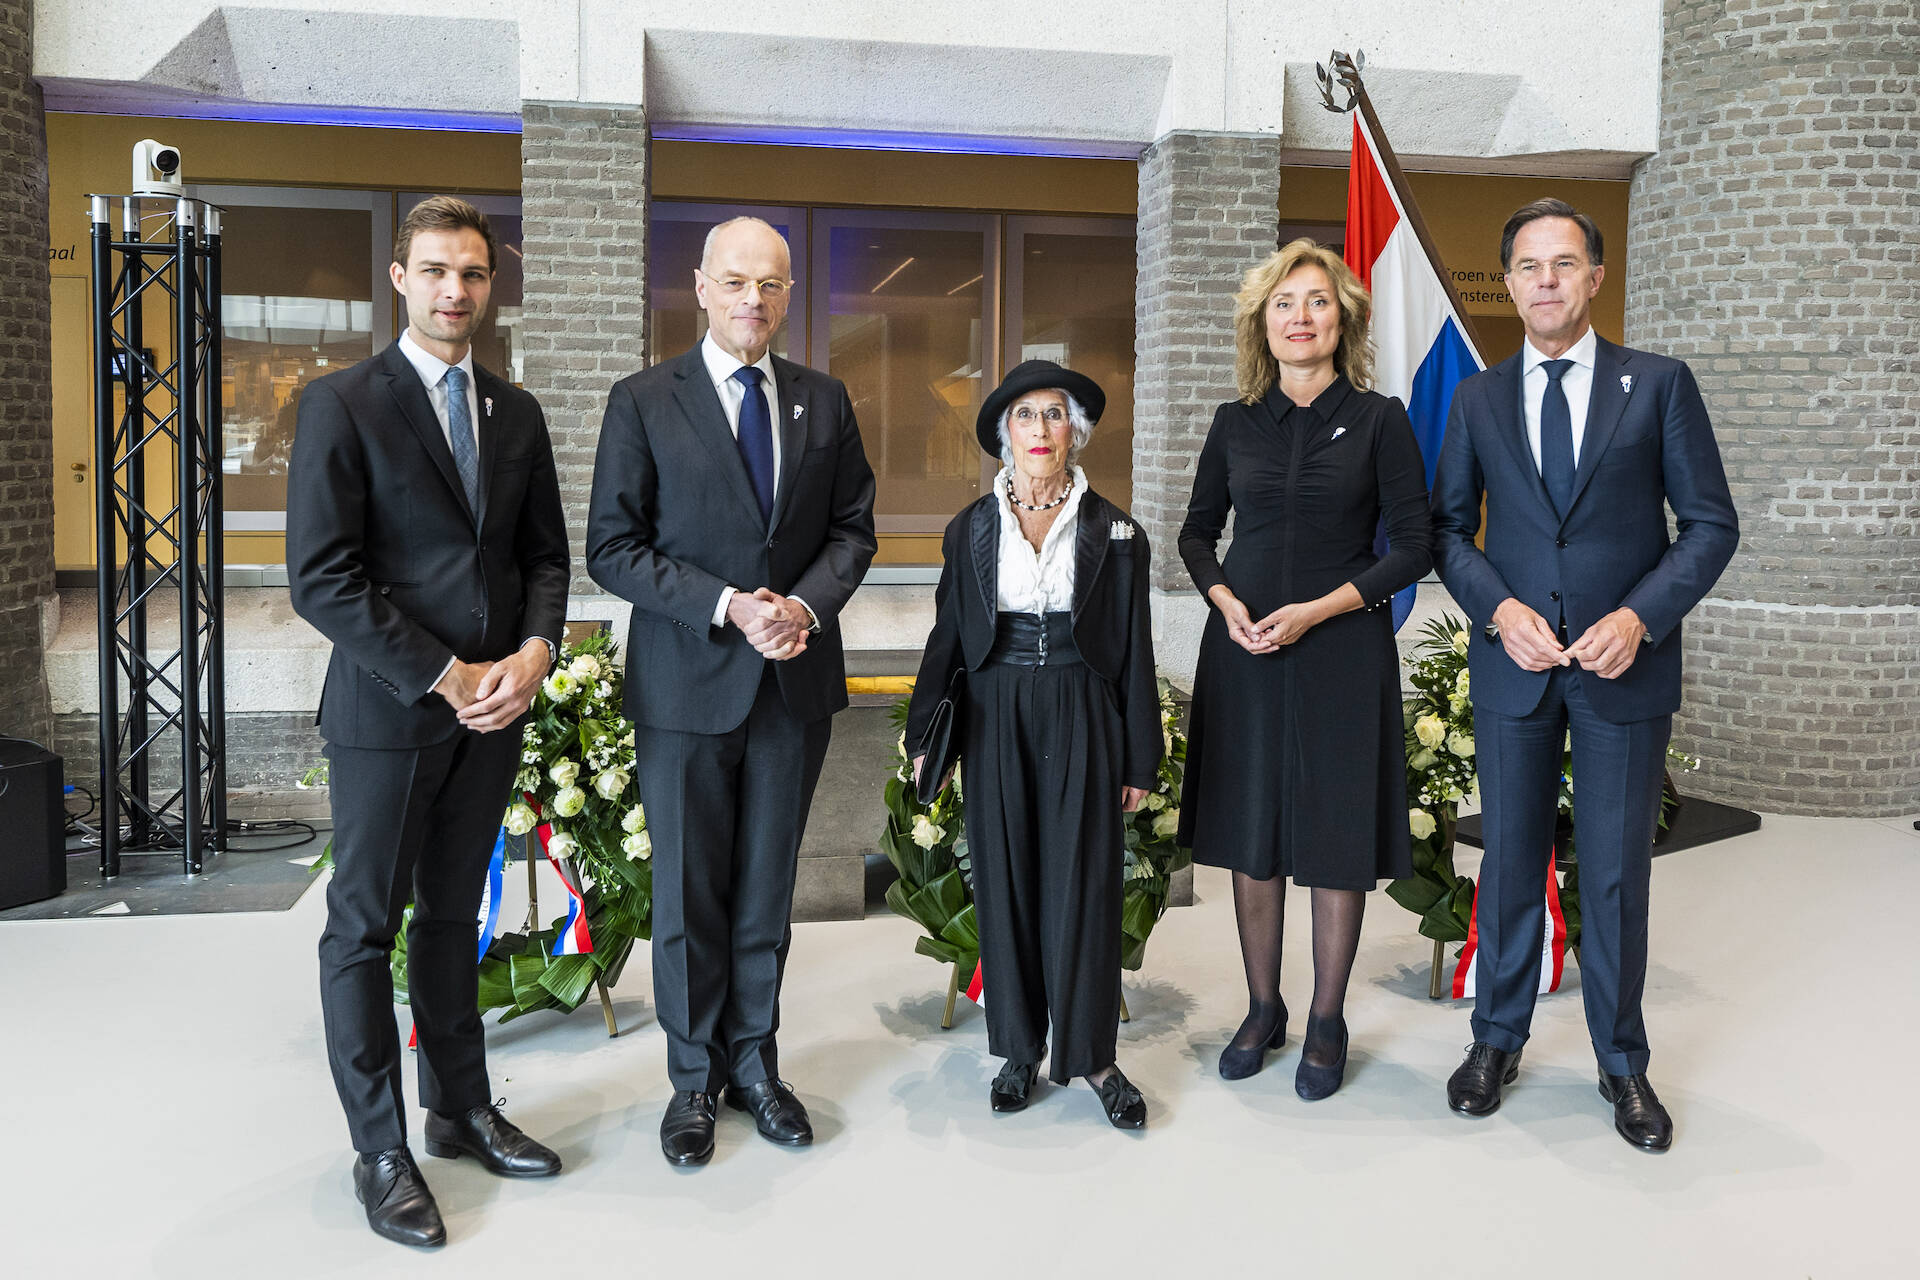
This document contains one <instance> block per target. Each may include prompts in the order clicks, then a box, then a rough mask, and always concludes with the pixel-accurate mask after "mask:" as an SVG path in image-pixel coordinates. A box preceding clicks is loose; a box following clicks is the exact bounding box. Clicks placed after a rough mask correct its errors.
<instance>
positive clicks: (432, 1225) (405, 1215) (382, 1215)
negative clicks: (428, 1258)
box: [353, 1147, 447, 1249]
mask: <svg viewBox="0 0 1920 1280" xmlns="http://www.w3.org/2000/svg"><path fill="white" fill-rule="evenodd" d="M353 1194H354V1195H356V1196H358V1197H359V1198H360V1203H361V1204H363V1205H365V1206H367V1225H368V1226H370V1227H372V1228H373V1232H374V1234H375V1235H380V1236H385V1237H386V1238H387V1239H389V1240H392V1241H394V1242H396V1243H398V1244H410V1245H414V1246H416V1247H418V1248H422V1249H437V1248H439V1247H440V1246H441V1245H443V1244H445V1243H446V1242H447V1225H446V1223H444V1222H442V1221H440V1206H439V1205H437V1204H435V1203H434V1202H433V1192H431V1191H429V1190H427V1180H426V1179H425V1178H423V1177H421V1176H420V1166H419V1165H417V1164H415V1163H414V1162H413V1153H412V1152H411V1151H408V1150H407V1149H406V1148H405V1147H389V1148H387V1150H385V1151H377V1152H374V1153H373V1154H372V1155H363V1156H361V1157H360V1158H359V1159H358V1160H355V1161H354V1162H353Z"/></svg>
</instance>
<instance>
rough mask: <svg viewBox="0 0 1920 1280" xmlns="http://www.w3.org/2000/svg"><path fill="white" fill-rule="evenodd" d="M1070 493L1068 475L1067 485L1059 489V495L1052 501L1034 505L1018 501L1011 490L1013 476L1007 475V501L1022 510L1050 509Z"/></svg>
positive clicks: (1071, 487) (1071, 488) (1071, 486)
mask: <svg viewBox="0 0 1920 1280" xmlns="http://www.w3.org/2000/svg"><path fill="white" fill-rule="evenodd" d="M1072 493H1073V477H1072V476H1071V475H1069V476H1068V477H1067V487H1066V488H1065V489H1062V490H1061V491H1060V496H1059V497H1057V498H1055V499H1054V500H1053V501H1052V502H1047V503H1042V504H1040V505H1038V506H1036V505H1035V504H1033V503H1031V502H1022V501H1020V499H1019V498H1018V497H1017V496H1016V495H1015V494H1014V492H1013V477H1012V476H1008V477H1007V501H1008V502H1011V503H1012V504H1013V505H1014V506H1016V507H1018V508H1020V509H1021V510H1022V511H1051V510H1053V509H1054V508H1055V507H1057V506H1059V505H1060V504H1061V503H1063V502H1065V501H1066V500H1067V498H1068V497H1069V496H1071V495H1072Z"/></svg>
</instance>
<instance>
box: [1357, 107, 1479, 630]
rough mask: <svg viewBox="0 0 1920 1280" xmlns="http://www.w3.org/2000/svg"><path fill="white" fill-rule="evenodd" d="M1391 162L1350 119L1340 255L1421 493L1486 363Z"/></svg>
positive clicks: (1396, 616) (1399, 612)
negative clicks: (1418, 461)
mask: <svg viewBox="0 0 1920 1280" xmlns="http://www.w3.org/2000/svg"><path fill="white" fill-rule="evenodd" d="M1392 154H1393V153H1392V151H1391V149H1389V148H1387V147H1385V146H1384V145H1383V144H1381V143H1380V142H1379V141H1378V140H1377V139H1376V138H1375V137H1374V136H1373V131H1372V130H1371V129H1369V128H1368V127H1367V123H1366V120H1365V119H1364V113H1362V112H1359V111H1356V112H1354V113H1353V162H1352V168H1351V169H1350V170H1349V171H1348V176H1347V243H1346V249H1345V251H1344V253H1343V255H1342V256H1344V257H1345V258H1346V261H1347V265H1348V266H1349V267H1352V268H1353V272H1354V274H1355V275H1357V276H1359V277H1360V283H1361V284H1363V285H1365V286H1367V288H1368V289H1369V290H1371V291H1372V293H1373V349H1374V360H1373V369H1374V386H1373V389H1374V390H1375V391H1378V392H1379V393H1380V394H1381V395H1386V396H1394V397H1397V398H1398V399H1399V401H1400V402H1401V403H1402V404H1404V405H1406V406H1407V416H1408V417H1409V418H1411V419H1413V434H1414V437H1415V439H1417V440H1419V442H1420V452H1421V453H1422V454H1423V455H1425V457H1426V460H1427V487H1428V488H1429V489H1431V488H1432V487H1433V468H1434V464H1435V463H1437V462H1439V460H1440V437H1441V436H1442V435H1443V434H1444V433H1445V432H1446V429H1447V410H1448V408H1449V407H1450V406H1451V405H1452V404H1453V389H1454V387H1456V386H1457V385H1459V383H1460V381H1461V379H1463V378H1467V377H1469V376H1471V375H1473V374H1475V373H1478V372H1480V370H1482V369H1484V368H1486V361H1485V360H1483V359H1482V358H1481V355H1480V353H1479V352H1477V351H1475V350H1474V347H1473V343H1472V341H1471V340H1469V338H1468V337H1467V325H1466V322H1465V321H1464V320H1463V319H1462V318H1461V316H1460V313H1459V310H1458V309H1457V308H1456V306H1455V304H1454V299H1453V291H1452V290H1451V289H1450V288H1448V286H1447V283H1446V276H1445V274H1444V270H1445V268H1443V267H1442V266H1441V264H1440V258H1439V255H1438V254H1436V253H1434V252H1433V251H1432V250H1431V249H1430V248H1429V247H1428V245H1427V244H1425V243H1424V240H1425V237H1424V236H1422V235H1421V233H1420V231H1419V230H1417V229H1416V224H1415V221H1414V218H1415V217H1417V214H1414V215H1413V216H1409V214H1410V211H1412V209H1413V197H1412V195H1411V193H1409V192H1408V191H1407V190H1406V189H1405V186H1404V181H1403V180H1402V179H1401V177H1400V171H1399V165H1398V164H1395V163H1392V162H1390V159H1389V157H1391V156H1392ZM1380 550H1383V551H1384V550H1385V547H1384V545H1383V546H1382V547H1381V548H1380ZM1413 593H1414V589H1413V588H1412V587H1408V588H1407V589H1406V590H1405V591H1402V592H1401V593H1400V594H1399V595H1397V596H1395V597H1394V600H1393V625H1394V627H1395V629H1398V628H1399V626H1400V624H1401V623H1403V622H1405V621H1406V619H1407V614H1408V613H1409V612H1411V611H1412V609H1413Z"/></svg>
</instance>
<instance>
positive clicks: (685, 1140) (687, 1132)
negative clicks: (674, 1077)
mask: <svg viewBox="0 0 1920 1280" xmlns="http://www.w3.org/2000/svg"><path fill="white" fill-rule="evenodd" d="M660 1154H661V1155H664V1156H665V1157H666V1158H667V1163H668V1164H680V1165H687V1164H705V1163H706V1162H707V1161H709V1160H711V1159H713V1095H712V1094H710V1093H694V1092H692V1091H691V1090H687V1089H676V1090H674V1093H673V1101H671V1102H669V1103H668V1104H667V1113H666V1114H665V1115H663V1116H661V1117H660Z"/></svg>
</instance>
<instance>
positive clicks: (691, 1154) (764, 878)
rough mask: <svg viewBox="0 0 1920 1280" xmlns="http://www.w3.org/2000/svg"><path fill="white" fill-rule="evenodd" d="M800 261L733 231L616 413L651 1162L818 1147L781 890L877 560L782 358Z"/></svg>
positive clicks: (616, 527) (851, 474) (867, 488)
mask: <svg viewBox="0 0 1920 1280" xmlns="http://www.w3.org/2000/svg"><path fill="white" fill-rule="evenodd" d="M791 274H792V261H791V258H790V256H789V253H788V249H787V243H786V240H785V239H784V238H782V237H781V235H780V233H779V232H777V231H776V230H774V228H773V227H771V226H769V225H768V224H767V223H765V222H762V221H760V220H759V219H758V218H736V219H734V220H732V221H730V222H725V223H722V224H720V225H719V226H717V227H715V228H714V229H713V230H712V231H711V232H710V233H709V234H708V236H707V242H706V247H705V251H704V252H703V254H702V255H701V262H700V267H699V269H698V270H697V271H695V272H694V290H695V292H696V294H697V295H698V296H699V299H700V305H701V307H702V308H703V309H704V310H705V311H706V313H707V324H708V330H707V335H706V337H705V338H703V339H702V340H701V341H700V343H699V344H698V345H697V346H695V347H694V348H693V349H692V350H690V351H688V352H686V353H685V354H683V355H681V356H679V357H677V358H675V359H673V360H670V361H667V362H665V363H663V364H660V365H658V366H656V367H654V368H651V369H648V370H645V371H644V372H641V373H636V374H634V375H633V376H632V377H629V378H626V379H624V380H623V381H621V382H619V383H618V384H616V385H615V386H614V388H613V392H612V395H611V396H610V397H609V398H608V401H607V410H606V417H605V420H604V422H603V424H602V427H601V435H600V447H599V456H598V458H597V460H596V462H595V466H594V477H593V504H592V508H591V512H590V515H589V518H588V527H587V568H588V571H589V572H590V573H591V574H592V575H593V579H594V581H596V582H598V583H599V584H600V585H601V586H603V587H605V588H606V589H607V590H609V591H611V592H613V593H615V594H617V595H619V596H621V597H622V598H624V599H626V600H629V601H631V602H632V603H633V617H632V622H631V624H630V627H629V630H628V640H627V683H626V714H627V716H628V718H629V719H631V720H632V721H633V722H634V725H635V728H636V733H635V739H634V741H635V755H636V764H637V779H636V780H637V782H638V784H639V788H640V800H641V803H642V804H644V805H645V806H646V810H647V820H648V827H649V829H650V830H651V831H652V833H653V883H654V909H653V980H654V997H655V1001H656V1004H657V1005H658V1008H659V1018H660V1025H661V1027H662V1029H664V1030H665V1031H666V1033H667V1074H668V1076H669V1078H670V1079H671V1081H672V1084H673V1090H674V1092H673V1098H672V1100H671V1101H670V1102H669V1103H668V1106H667V1109H666V1113H665V1115H664V1116H663V1117H662V1119H661V1125H660V1144H661V1152H662V1154H663V1155H665V1157H666V1158H667V1160H668V1161H669V1162H670V1163H672V1164H675V1165H699V1164H705V1163H706V1162H707V1161H708V1160H709V1159H710V1158H711V1157H712V1155H713V1146H714V1143H713V1134H714V1122H715V1111H716V1103H717V1102H718V1101H719V1100H721V1099H722V1097H724V1100H725V1101H726V1102H727V1103H728V1105H730V1106H732V1107H734V1108H736V1109H738V1110H742V1111H746V1112H749V1113H751V1114H752V1116H753V1118H754V1122H755V1125H756V1127H757V1128H758V1129H759V1131H760V1133H761V1135H762V1136H763V1137H765V1138H766V1139H767V1140H768V1141H770V1142H774V1143H778V1144H780V1145H783V1146H804V1145H806V1144H808V1143H810V1142H811V1141H812V1140H813V1130H812V1127H811V1125H810V1123H809V1121H808V1118H807V1112H806V1108H805V1107H804V1106H803V1105H802V1104H801V1102H800V1100H799V1098H798V1097H796V1096H795V1094H794V1092H793V1090H792V1088H791V1087H790V1086H789V1085H787V1084H786V1082H784V1081H783V1080H781V1079H780V1072H779V1055H778V1050H777V1047H776V1043H775V1033H776V1031H777V1030H778V1028H779V1025H780V983H781V977H782V973H783V971H784V969H785V966H786V959H787V946H788V942H789V940H790V937H791V930H790V928H789V926H788V919H789V917H790V915H791V914H792V909H793V884H794V875H795V871H796V862H797V858H798V856H799V850H800V839H801V836H802V834H803V833H804V832H805V830H806V822H807V811H808V809H809V807H810V806H811V804H812V800H813V788H814V784H815V782H816V781H817V780H818V779H819V776H820V766H821V763H822V761H823V760H824V759H825V757H826V751H827V740H828V736H829V733H830V729H831V722H832V716H833V713H834V712H836V711H838V710H840V709H841V708H842V707H844V706H846V705H847V682H846V662H845V657H844V654H843V651H842V645H841V638H840V632H839V628H838V625H837V623H838V619H839V615H840V612H841V610H842V609H843V608H845V607H846V604H847V601H848V599H849V598H850V597H851V596H852V595H853V592H854V589H855V588H857V587H858V586H859V585H860V581H861V579H862V578H863V577H864V576H865V575H866V571H867V565H868V564H869V563H871V562H872V560H873V555H874V551H875V550H876V547H877V543H876V542H875V540H874V526H873V494H874V483H873V471H872V469H871V468H870V467H869V466H868V465H867V458H866V453H865V451H864V450H863V449H862V448H861V444H860V429H859V426H858V424H857V423H856V422H855V421H854V415H853V405H852V402H851V401H850V400H849V399H848V397H847V389H846V387H845V386H844V385H842V384H841V383H840V382H839V381H838V380H837V379H835V378H830V377H828V376H826V375H825V374H822V373H819V372H816V371H815V370H812V369H809V368H806V367H805V366H803V365H797V364H794V363H792V362H791V361H788V360H784V359H781V358H779V357H778V356H775V355H773V354H772V351H771V347H772V343H773V337H774V334H776V333H777V332H778V331H779V329H780V324H781V322H782V320H784V319H785V318H786V311H787V304H788V302H789V301H790V298H791V292H792V280H791Z"/></svg>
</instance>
